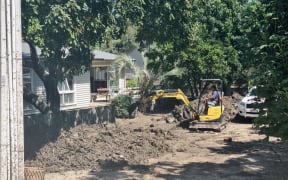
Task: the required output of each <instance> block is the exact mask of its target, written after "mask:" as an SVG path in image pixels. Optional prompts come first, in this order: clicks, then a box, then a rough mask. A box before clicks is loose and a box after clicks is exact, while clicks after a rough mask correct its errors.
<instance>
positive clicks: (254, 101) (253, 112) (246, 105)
mask: <svg viewBox="0 0 288 180" xmlns="http://www.w3.org/2000/svg"><path fill="white" fill-rule="evenodd" d="M255 91H256V87H255V86H254V87H252V88H251V89H250V90H249V91H248V94H247V95H246V96H245V97H244V98H243V99H242V100H241V101H240V103H239V104H238V115H239V116H241V117H244V118H256V117H258V116H259V109H258V108H257V106H258V105H259V104H260V103H263V102H264V99H263V98H259V97H257V96H256V95H255Z"/></svg>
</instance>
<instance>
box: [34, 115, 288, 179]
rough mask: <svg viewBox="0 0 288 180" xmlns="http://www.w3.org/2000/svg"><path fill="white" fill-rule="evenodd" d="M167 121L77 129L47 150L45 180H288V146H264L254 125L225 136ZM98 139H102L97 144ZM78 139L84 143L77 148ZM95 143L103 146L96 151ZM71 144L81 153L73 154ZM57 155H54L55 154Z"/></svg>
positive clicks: (141, 119) (157, 118) (142, 118)
mask: <svg viewBox="0 0 288 180" xmlns="http://www.w3.org/2000/svg"><path fill="white" fill-rule="evenodd" d="M163 116H164V115H161V114H156V115H142V114H139V115H138V116H137V118H136V119H118V120H117V122H116V124H115V125H106V127H104V128H101V129H97V127H96V126H91V125H90V126H88V125H83V126H81V127H76V128H74V129H72V130H71V131H70V132H66V133H64V132H63V135H62V137H63V139H61V137H59V139H58V140H57V142H55V143H54V144H53V143H51V144H50V145H49V146H48V145H47V146H46V147H44V148H43V149H42V150H41V151H40V153H39V155H38V157H37V158H38V159H37V161H39V162H42V164H44V165H45V166H46V171H48V172H47V173H46V178H45V179H49V180H50V179H53V180H60V179H63V180H64V179H71V180H73V179H147V180H150V179H205V180H206V179H241V180H242V179H286V177H287V175H288V171H287V170H286V167H287V165H288V158H287V150H288V147H287V145H285V144H282V143H280V142H277V139H276V138H274V139H272V142H271V143H264V142H262V141H261V140H262V139H263V138H264V136H259V135H258V134H257V132H256V131H255V130H254V129H253V128H252V124H251V123H249V122H248V123H234V122H230V123H229V124H228V126H227V128H226V129H225V130H223V131H222V132H221V133H218V132H209V131H207V132H201V133H199V132H198V133H196V132H190V131H189V130H186V129H182V128H181V127H177V126H176V124H174V123H172V124H167V123H166V122H165V121H164V118H163ZM95 129H97V130H96V131H95ZM83 131H85V133H84V132H83ZM81 132H82V133H81ZM131 132H133V133H131ZM103 135H105V136H106V139H105V137H104V136H103ZM73 136H76V138H75V137H74V138H73ZM64 137H65V138H64ZM96 137H101V139H98V140H96V141H95V139H97V138H96ZM107 137H108V138H107ZM76 139H78V140H79V139H81V140H80V141H83V142H84V143H83V144H81V143H79V142H78V140H77V143H76ZM84 139H86V140H84ZM103 139H104V140H103ZM94 141H95V142H98V143H95V144H94V146H93V143H92V142H94ZM99 141H102V143H100V142H99ZM64 142H65V143H64ZM88 142H89V143H88ZM69 143H71V144H70V146H74V144H75V147H72V148H70V147H69V145H68V144H69ZM64 144H66V145H64ZM76 145H77V147H76ZM91 146H93V147H91ZM79 147H82V148H79ZM75 148H76V149H75ZM51 149H54V155H51V153H50V154H49V151H51ZM64 149H65V150H64ZM67 149H68V151H67ZM64 151H65V152H64ZM45 154H46V155H50V156H49V157H47V156H45ZM55 157H56V158H55ZM53 171H54V173H53ZM55 171H57V172H55Z"/></svg>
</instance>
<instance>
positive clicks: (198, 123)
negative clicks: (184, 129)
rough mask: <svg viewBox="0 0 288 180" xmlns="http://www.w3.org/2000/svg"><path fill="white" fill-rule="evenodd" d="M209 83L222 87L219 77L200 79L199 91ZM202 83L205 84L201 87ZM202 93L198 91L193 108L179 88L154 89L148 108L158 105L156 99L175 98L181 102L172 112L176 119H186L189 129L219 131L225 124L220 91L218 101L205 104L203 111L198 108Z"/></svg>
mask: <svg viewBox="0 0 288 180" xmlns="http://www.w3.org/2000/svg"><path fill="white" fill-rule="evenodd" d="M209 83H217V84H220V86H221V87H222V80H220V79H202V80H201V88H200V89H202V90H201V92H203V89H204V87H206V85H207V84H209ZM203 84H204V85H205V86H204V87H203V88H202V86H203ZM221 90H222V89H221ZM202 94H203V93H200V96H199V101H198V108H197V110H195V109H194V108H193V106H192V105H191V103H190V101H189V100H188V98H187V96H186V95H185V94H184V93H183V91H182V90H181V89H167V90H162V89H160V90H156V91H155V92H154V93H153V94H152V95H151V96H150V97H149V102H150V108H149V110H150V111H153V110H154V109H155V107H156V106H159V105H157V101H158V100H160V99H174V100H175V99H176V100H178V101H179V102H182V103H181V104H182V105H179V106H175V109H174V110H173V111H172V114H173V116H174V117H175V118H176V119H177V120H178V121H188V122H189V129H194V130H214V131H221V130H222V129H224V128H225V127H226V124H227V122H226V121H223V112H224V106H223V104H222V93H219V96H220V103H219V104H217V105H215V106H209V107H208V106H207V107H206V110H205V111H203V108H200V107H201V103H203V101H202ZM162 106H163V105H162ZM164 106H165V105H164ZM202 106H203V105H202ZM200 109H201V110H200Z"/></svg>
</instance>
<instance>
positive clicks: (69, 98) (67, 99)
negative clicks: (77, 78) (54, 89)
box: [58, 78, 74, 105]
mask: <svg viewBox="0 0 288 180" xmlns="http://www.w3.org/2000/svg"><path fill="white" fill-rule="evenodd" d="M58 90H59V94H60V104H61V105H71V104H73V103H74V83H73V78H68V79H65V80H64V81H63V82H61V83H59V84H58Z"/></svg>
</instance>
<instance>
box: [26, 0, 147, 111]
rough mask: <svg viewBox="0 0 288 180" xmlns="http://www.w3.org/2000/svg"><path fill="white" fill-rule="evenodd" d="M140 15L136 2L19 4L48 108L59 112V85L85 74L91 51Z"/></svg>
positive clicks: (30, 0) (65, 0)
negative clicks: (37, 50)
mask: <svg viewBox="0 0 288 180" xmlns="http://www.w3.org/2000/svg"><path fill="white" fill-rule="evenodd" d="M141 14H142V11H141V1H137V0H132V1H113V0H99V1H97V0H96V1H91V0H84V1H77V0H61V1H60V0H52V1H44V0H24V1H22V23H23V25H22V26H23V28H22V29H23V40H24V41H26V42H28V44H29V46H30V48H31V57H32V64H33V69H34V71H35V72H36V73H37V75H38V76H39V77H40V79H41V80H42V81H43V83H44V86H45V90H46V96H47V104H48V106H47V107H49V104H50V107H51V108H52V110H53V111H57V110H59V107H60V105H59V104H60V101H59V92H58V89H57V84H58V82H60V81H62V80H63V79H65V78H66V77H69V76H72V75H76V74H80V73H83V72H84V71H86V70H87V68H88V67H89V65H90V62H91V59H92V56H91V54H90V50H91V49H92V48H93V47H96V46H97V45H100V44H103V43H105V42H107V41H109V40H110V39H113V38H117V37H119V36H120V35H121V34H122V33H124V32H125V31H126V27H127V25H128V22H129V19H131V21H137V18H136V17H138V16H139V17H141ZM135 15H137V16H135ZM35 46H38V47H39V48H41V55H42V57H43V59H44V61H40V60H39V57H38V56H37V54H36V50H35ZM26 95H27V92H26ZM26 97H28V96H26ZM30 97H33V98H30V100H35V96H30ZM26 100H29V98H26ZM30 102H32V101H30ZM32 103H33V104H34V105H35V104H37V103H35V102H32Z"/></svg>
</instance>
